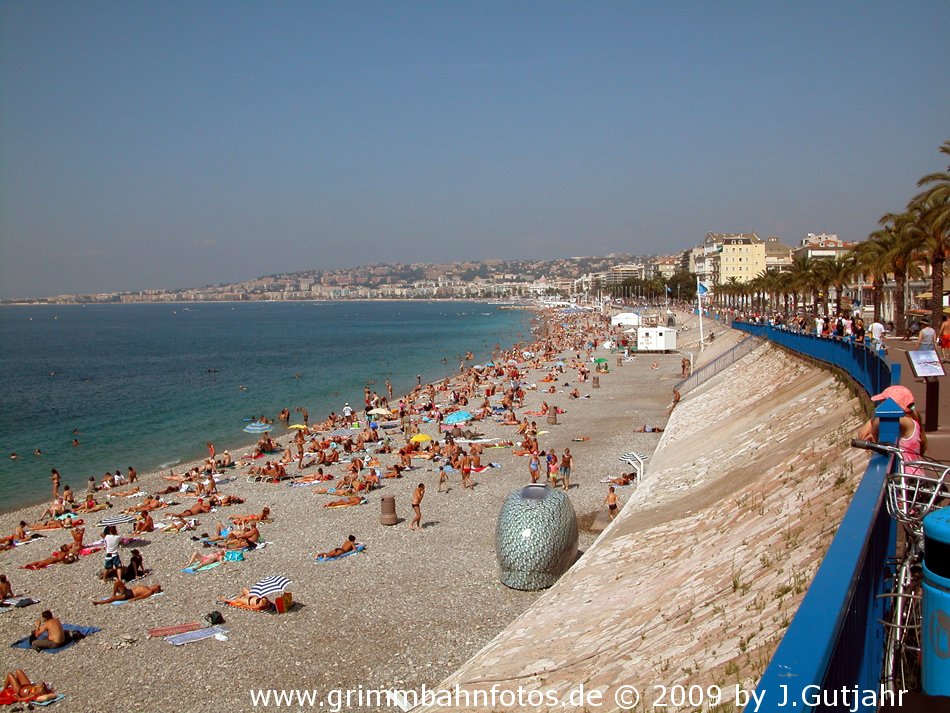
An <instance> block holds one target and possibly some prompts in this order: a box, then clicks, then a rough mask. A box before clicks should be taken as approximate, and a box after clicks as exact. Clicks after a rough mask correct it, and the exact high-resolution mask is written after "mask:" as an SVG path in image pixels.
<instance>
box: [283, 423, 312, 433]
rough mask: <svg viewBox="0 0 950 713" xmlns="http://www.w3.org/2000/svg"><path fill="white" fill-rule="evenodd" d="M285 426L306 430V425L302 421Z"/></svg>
mask: <svg viewBox="0 0 950 713" xmlns="http://www.w3.org/2000/svg"><path fill="white" fill-rule="evenodd" d="M287 428H296V429H297V430H298V431H305V430H307V427H306V426H304V425H303V424H302V423H295V424H294V425H293V426H287Z"/></svg>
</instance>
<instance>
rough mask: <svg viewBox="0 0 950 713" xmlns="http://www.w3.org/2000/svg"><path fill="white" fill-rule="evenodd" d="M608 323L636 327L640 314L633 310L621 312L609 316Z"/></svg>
mask: <svg viewBox="0 0 950 713" xmlns="http://www.w3.org/2000/svg"><path fill="white" fill-rule="evenodd" d="M610 324H611V325H614V326H616V325H618V324H623V325H632V326H634V327H636V326H638V325H639V324H640V315H638V314H636V313H635V312H621V313H620V314H615V315H614V316H613V317H611V318H610Z"/></svg>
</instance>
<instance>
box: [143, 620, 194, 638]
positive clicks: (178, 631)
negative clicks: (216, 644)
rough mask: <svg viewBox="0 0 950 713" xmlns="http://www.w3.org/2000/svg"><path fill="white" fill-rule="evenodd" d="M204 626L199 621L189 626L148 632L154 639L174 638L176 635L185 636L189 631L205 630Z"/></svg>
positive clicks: (163, 628)
mask: <svg viewBox="0 0 950 713" xmlns="http://www.w3.org/2000/svg"><path fill="white" fill-rule="evenodd" d="M203 628H204V624H201V623H199V622H197V621H192V622H190V623H188V624H176V625H175V626H159V627H156V628H154V629H149V630H148V636H149V638H152V639H157V638H162V637H165V636H174V635H175V634H184V633H186V632H188V631H197V630H198V629H203Z"/></svg>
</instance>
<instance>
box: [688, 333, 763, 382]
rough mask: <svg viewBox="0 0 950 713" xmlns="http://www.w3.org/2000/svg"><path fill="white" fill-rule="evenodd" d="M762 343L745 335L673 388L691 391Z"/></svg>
mask: <svg viewBox="0 0 950 713" xmlns="http://www.w3.org/2000/svg"><path fill="white" fill-rule="evenodd" d="M762 343H763V342H762V340H761V339H756V338H754V337H746V338H745V339H743V340H742V341H741V342H739V343H738V344H736V345H735V346H734V347H733V348H732V349H730V350H729V351H727V352H724V353H723V354H720V355H719V356H717V357H716V358H715V359H713V360H712V361H711V362H709V363H708V364H703V365H702V366H701V367H699V368H698V369H696V370H695V371H693V372H692V373H690V375H689V376H687V377H686V378H685V379H683V380H681V381H679V382H678V383H677V384H676V386H674V387H673V388H675V389H676V390H677V391H679V392H680V394H686V393H688V392H690V391H692V390H693V389H695V388H696V387H697V386H700V385H701V384H704V383H706V382H707V381H708V380H709V379H711V378H712V377H714V376H715V375H716V374H718V373H719V372H720V371H722V370H723V369H727V368H728V367H730V366H732V365H733V364H735V363H736V362H737V361H739V360H740V359H741V358H742V357H744V356H745V355H746V354H748V353H749V352H751V351H753V350H754V349H757V348H758V347H760V346H762Z"/></svg>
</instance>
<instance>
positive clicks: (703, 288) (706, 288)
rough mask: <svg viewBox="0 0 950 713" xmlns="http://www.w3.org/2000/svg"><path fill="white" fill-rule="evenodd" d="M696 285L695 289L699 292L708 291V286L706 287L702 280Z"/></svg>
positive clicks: (705, 292) (703, 293)
mask: <svg viewBox="0 0 950 713" xmlns="http://www.w3.org/2000/svg"><path fill="white" fill-rule="evenodd" d="M696 285H697V287H696V289H697V290H699V294H701V295H705V294H707V293H708V292H709V288H708V287H706V285H704V284H703V283H702V282H697V283H696Z"/></svg>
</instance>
